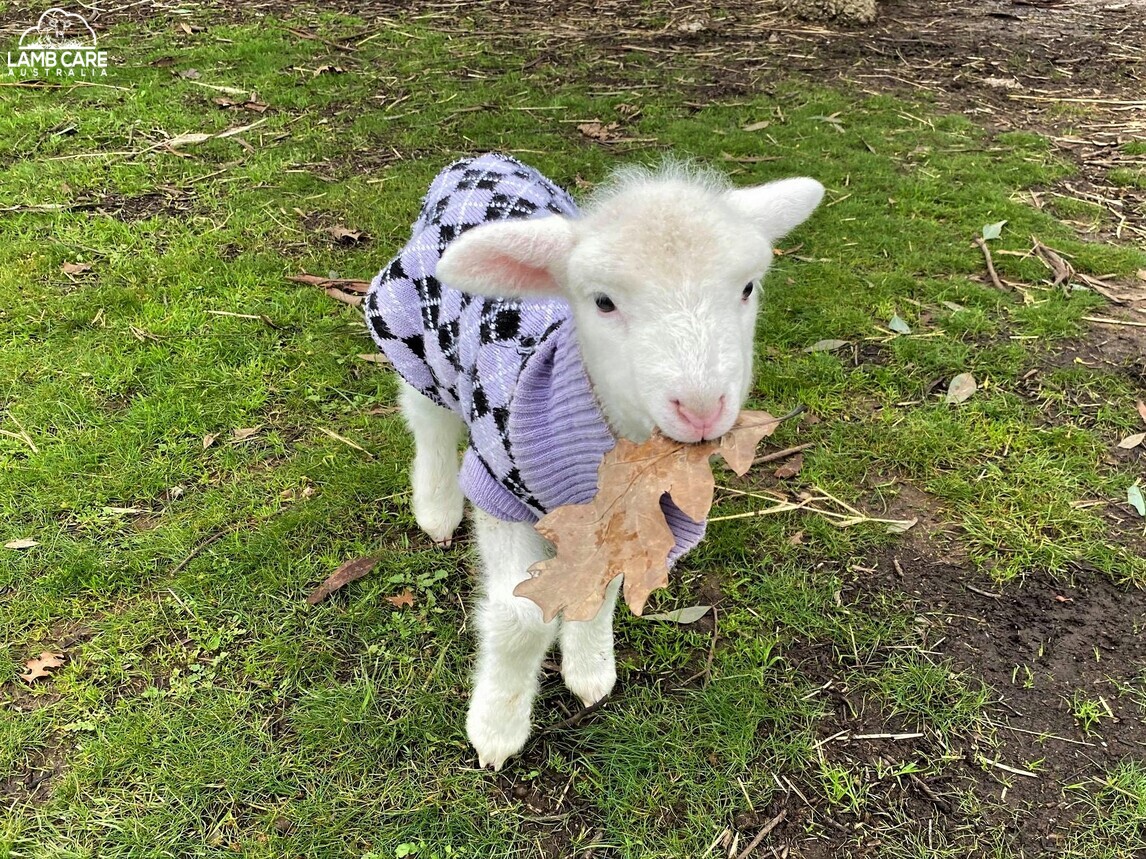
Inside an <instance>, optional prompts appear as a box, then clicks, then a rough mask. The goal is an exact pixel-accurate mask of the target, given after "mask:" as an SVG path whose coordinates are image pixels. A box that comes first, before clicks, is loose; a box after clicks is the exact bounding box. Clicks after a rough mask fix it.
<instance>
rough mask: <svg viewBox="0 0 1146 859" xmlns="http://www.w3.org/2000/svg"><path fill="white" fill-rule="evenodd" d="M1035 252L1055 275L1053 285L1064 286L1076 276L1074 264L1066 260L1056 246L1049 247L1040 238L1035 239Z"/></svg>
mask: <svg viewBox="0 0 1146 859" xmlns="http://www.w3.org/2000/svg"><path fill="white" fill-rule="evenodd" d="M1034 252H1035V255H1036V256H1037V257H1038V258H1039V259H1040V260H1042V263H1043V265H1045V266H1046V267H1047V268H1049V269H1050V270H1051V273H1052V274H1053V275H1054V280H1052V281H1051V286H1062V285H1063V284H1065V283H1069V282H1070V279H1071V278H1072V277H1074V266H1072V265H1071V264H1070V263H1068V262H1067V261H1066V260H1064V259H1063V258H1062V255H1061V254H1059V252H1058V251H1056V250H1055V249H1054V248H1048V247H1047V246H1046V245H1044V244H1043V243H1042V242H1040V241H1039V240H1038V239H1035V246H1034Z"/></svg>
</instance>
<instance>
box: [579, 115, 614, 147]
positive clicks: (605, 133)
mask: <svg viewBox="0 0 1146 859" xmlns="http://www.w3.org/2000/svg"><path fill="white" fill-rule="evenodd" d="M618 128H620V125H619V123H616V122H610V123H609V124H608V125H605V124H604V123H602V122H601V121H600V120H598V119H594V120H593V121H592V122H582V123H581V124H580V125H578V126H577V130H578V131H580V132H581V133H582V134H584V135H585V136H586V137H588V138H589V139H590V140H599V141H601V142H602V143H608V142H609V141H610V140H616V139H617V137H618V135H617V133H616V131H617V129H618Z"/></svg>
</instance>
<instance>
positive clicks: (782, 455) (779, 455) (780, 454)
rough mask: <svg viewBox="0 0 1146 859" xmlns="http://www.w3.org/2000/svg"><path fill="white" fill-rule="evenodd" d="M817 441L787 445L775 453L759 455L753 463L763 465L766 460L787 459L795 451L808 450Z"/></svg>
mask: <svg viewBox="0 0 1146 859" xmlns="http://www.w3.org/2000/svg"><path fill="white" fill-rule="evenodd" d="M813 444H815V442H813V441H810V442H808V443H806V444H798V445H796V446H795V447H786V448H784V449H783V450H777V451H775V452H774V453H766V454H764V455H763V456H758V457H756V459H754V460H752V464H753V465H763V464H764V463H765V462H775V461H776V460H778V459H787V458H788V457H789V456H791V455H792V454H794V453H799V452H800V451H802V450H807V449H808V448H809V447H811V446H812V445H813Z"/></svg>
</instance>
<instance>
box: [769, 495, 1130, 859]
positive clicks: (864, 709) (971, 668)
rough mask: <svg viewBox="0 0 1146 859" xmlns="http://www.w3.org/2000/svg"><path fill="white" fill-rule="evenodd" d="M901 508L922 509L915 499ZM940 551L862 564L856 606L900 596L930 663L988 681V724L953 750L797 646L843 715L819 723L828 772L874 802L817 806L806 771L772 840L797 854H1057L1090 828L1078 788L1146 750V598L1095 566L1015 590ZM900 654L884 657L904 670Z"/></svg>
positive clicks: (850, 596)
mask: <svg viewBox="0 0 1146 859" xmlns="http://www.w3.org/2000/svg"><path fill="white" fill-rule="evenodd" d="M898 503H903V504H907V505H910V504H911V493H910V492H907V493H904V492H901V494H900V496H899V498H898V499H897V504H898ZM895 506H897V505H895V504H893V505H892V507H893V508H894V507H895ZM915 509H926V505H921V507H920V508H915ZM909 533H910V532H909ZM921 533H923V532H921ZM941 555H942V550H937V549H936V547H928V546H926V545H925V543H922V542H916V543H912V542H909V541H906V540H905V542H903V543H901V544H900V545H899V546H897V547H896V549H895V550H894V551H893V552H890V553H887V554H884V555H881V556H879V557H876V558H875V559H872V560H870V561H865V562H864V563H862V564H859V565H857V566H855V567H854V569H857V570H859V571H860V577H859V578H856V579H854V580H853V581H852V582H851V584H850V585H849V586H847V587H846V588H845V589H844V591H843V598H844V600H845V602H847V603H850V604H855V605H858V606H861V607H863V606H867V605H876V604H884V605H885V604H886V600H887V596H888V595H889V594H898V595H900V596H898V597H896V599H897V601H898V602H899V604H900V605H899V607H900V608H902V609H904V610H907V611H909V612H911V613H912V615H913V617H914V618H915V631H916V634H917V635H918V641H917V643H916V648H917V649H916V653H917V654H919V655H920V656H921V657H922V658H924V659H925V660H926V661H927V662H929V663H931V664H942V663H948V664H949V665H950V666H951V667H952V668H954V669H955V670H956V671H957V672H958V674H957V678H958V680H959V683H960V686H961V687H962V688H964V689H970V690H974V689H977V688H979V684H985V687H986V688H987V689H988V690H989V696H990V697H989V704H988V705H987V708H986V714H987V721H986V723H981V722H976V721H974V720H969V721H968V724H967V727H966V729H965V730H961V731H956V732H955V737H956V738H957V739H956V741H955V742H954V743H952V741H951V739H950V737H948V738H947V739H946V740H944V739H942V738H941V736H940V734H939V733H937V732H936V731H935V730H933V726H931V725H929V724H927V722H926V720H923V719H920V718H918V717H913V716H911V715H909V714H906V713H902V712H900V713H896V712H894V711H889V710H888V708H887V706H886V704H881V703H879V702H878V701H877V700H876V699H875V698H873V696H872V695H871V692H870V690H867V689H864V688H863V687H862V685H860V686H857V685H855V684H854V682H853V684H851V685H849V683H848V682H847V679H846V677H845V673H846V672H845V671H844V669H843V668H842V667H841V663H842V661H843V660H842V656H843V654H841V653H839V652H837V649H836V648H835V647H834V646H832V645H830V644H827V643H817V642H806V643H794V644H792V645H790V646H789V647H788V648H786V652H785V658H786V659H787V660H788V661H789V662H790V663H791V664H792V665H793V666H794V667H795V669H796V670H797V671H798V672H799V674H800V675H801V676H802V677H803V678H805V679H806V680H807V681H808V682H809V683H810V684H812V685H814V686H818V689H819V694H820V696H821V698H822V700H824V701H825V702H827V703H828V705H829V713H828V715H826V716H825V717H824V718H823V719H822V720H821V721H820V722H819V723H818V725H817V733H818V736H819V741H818V742H819V744H820V748H821V754H822V756H823V760H824V761H825V762H826V765H827V766H829V767H838V768H839V770H840V771H841V772H847V773H850V774H851V775H852V777H853V778H855V780H856V788H857V790H859V791H860V792H861V793H862V794H863V795H864V796H865V797H866V799H867V803H866V804H865V806H864V808H863V809H862V810H860V811H856V812H850V811H848V810H847V809H846V807H844V806H845V805H846V803H844V804H841V805H837V806H835V807H832V808H828V807H825V806H824V805H823V804H821V803H819V802H817V800H815V799H814V797H817V796H822V795H823V793H824V790H823V787H822V786H820V787H818V788H813V785H811V784H810V783H808V782H807V781H803V782H802V780H806V779H808V778H809V777H810V775H809V774H808V773H802V774H799V775H797V774H792V775H791V776H790V784H791V792H790V793H789V794H788V795H787V798H786V799H785V801H784V802H782V803H779V804H778V805H777V806H776V808H774V809H770V812H771V813H777V812H778V811H779V810H781V809H782V810H785V811H786V813H787V815H788V816H787V819H786V820H785V825H784V827H780V828H778V829H777V835H776V838H778V839H779V840H773V841H772V842H770V843H773V844H776V845H779V844H783V843H786V844H788V845H789V846H790V848H791V849H792V851H793V852H792V855H793V856H803V857H812V856H820V855H824V856H829V855H831V856H834V855H838V854H837V852H835V851H837V850H839V849H842V848H844V847H845V846H847V847H850V849H851V850H852V851H853V852H852V853H850V854H848V855H854V856H873V857H874V856H878V855H881V854H880V852H879V844H878V839H876V838H874V835H875V833H876V832H877V831H878V830H879V829H880V828H882V827H886V826H888V825H895V826H896V827H898V828H901V831H907V832H915V833H918V834H920V836H921V837H922V836H927V837H929V838H933V837H936V836H938V837H939V838H940V839H941V840H940V843H946V844H957V845H961V847H965V849H966V852H964V853H960V854H959V855H968V856H976V855H986V853H987V851H988V849H989V848H990V847H991V845H994V844H998V845H1002V846H1005V847H1006V849H1007V850H1008V851H1014V853H1015V854H1016V855H1026V856H1039V855H1046V853H1048V852H1051V851H1055V850H1056V848H1057V846H1058V845H1060V844H1061V843H1062V841H1063V839H1064V838H1065V837H1066V835H1065V833H1066V832H1067V831H1068V828H1069V825H1070V823H1071V822H1072V821H1073V820H1074V818H1075V816H1076V815H1075V812H1074V810H1073V808H1072V807H1071V804H1070V803H1071V802H1072V801H1073V800H1075V799H1077V795H1076V794H1075V795H1070V796H1068V795H1067V794H1066V792H1065V791H1064V785H1083V786H1087V785H1095V786H1097V784H1098V781H1099V780H1100V779H1102V778H1103V777H1104V775H1105V773H1106V772H1107V771H1108V770H1109V769H1110V768H1111V767H1113V766H1114V765H1115V764H1116V763H1117V762H1119V761H1121V760H1124V759H1127V758H1133V759H1136V758H1139V757H1140V756H1141V752H1142V748H1143V747H1144V746H1146V721H1144V720H1143V709H1142V708H1143V706H1144V704H1146V683H1144V678H1143V673H1142V672H1143V666H1144V665H1146V637H1144V634H1143V631H1144V630H1146V593H1143V592H1141V591H1138V590H1133V589H1127V588H1123V587H1120V586H1118V585H1116V584H1114V583H1113V582H1112V581H1111V580H1110V579H1109V578H1108V577H1107V576H1105V575H1103V574H1102V573H1099V572H1097V571H1093V570H1089V569H1081V568H1080V569H1078V570H1077V571H1076V572H1075V574H1074V575H1073V577H1072V578H1071V579H1070V580H1067V581H1056V580H1054V579H1051V578H1050V577H1048V576H1046V575H1044V574H1041V573H1032V574H1031V575H1030V576H1028V577H1026V578H1025V579H1024V580H1022V581H1018V582H1015V583H1012V584H1008V585H1002V586H1001V585H997V584H994V583H993V582H991V581H990V580H988V579H985V578H983V577H982V576H979V575H977V574H974V573H971V572H968V570H966V569H965V568H963V567H959V566H954V565H952V564H950V563H945V562H943V561H942V560H937V558H938V557H940V556H941ZM897 652H899V649H898V648H897V649H891V650H888V651H886V652H883V653H880V654H878V655H877V656H876V657H873V658H876V659H878V660H886V661H887V662H888V663H890V662H892V661H893V660H894V659H895V658H896V654H897ZM868 668H869V669H873V668H874V669H878V668H879V666H878V665H874V664H873V665H869V666H868ZM943 758H946V759H947V760H948V762H949V763H948V765H946V766H944V767H942V768H941V769H940V768H939V767H937V766H936V764H935V762H936V761H938V760H941V759H943ZM785 778H788V777H785ZM805 788H806V789H805ZM809 800H810V801H809ZM968 804H970V805H971V806H972V807H973V808H974V809H975V811H974V812H973V814H972V815H968V814H967V813H966V812H965V809H966V808H967V807H968ZM873 809H875V810H873ZM971 824H973V825H974V830H975V831H974V832H973V833H971V832H968V831H967V827H968V826H969V825H971ZM807 826H812V827H814V828H815V830H816V831H817V833H818V836H819V838H820V839H821V840H820V841H818V842H817V843H816V845H815V846H813V845H811V844H808V843H807V842H803V841H802V839H801V838H799V837H797V836H798V835H799V833H801V831H802V830H804V829H805V827H807ZM825 848H827V851H826V852H824V851H825Z"/></svg>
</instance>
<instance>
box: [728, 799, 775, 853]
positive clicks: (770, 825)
mask: <svg viewBox="0 0 1146 859" xmlns="http://www.w3.org/2000/svg"><path fill="white" fill-rule="evenodd" d="M787 816H788V809H786V808H785V809H781V811H780V813H779V814H777V815H776V816H775V817H773V818H772V819H771V820H769V821H768V822H767V823H765V824H764V828H763V829H761V830H760V831H759V832H757V833H756V837H755V838H753V839H752V840H751V841H749V842H748V846H747V847H745V848H744V849H743V850H741V851H740V855H739V856H737V857H736V859H748V856H749V854H751V853H752V851H753V850H755V849H756V848H757V847H759V846H760V842H761V841H763V840H764V838H765V836H766V835H767V834H768V833H769V832H771V831H772V830H773V829H775V828H776V827H777V826H779V825H780V824H781V823H783V822H784V818H785V817H787Z"/></svg>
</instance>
